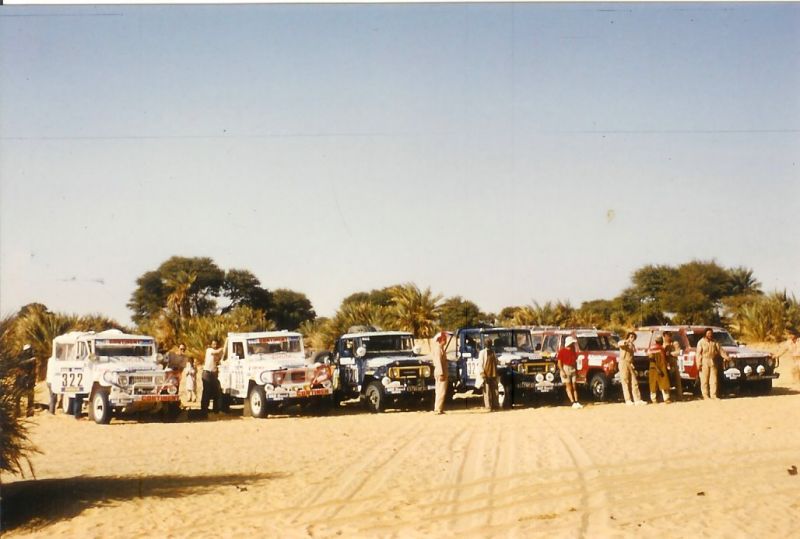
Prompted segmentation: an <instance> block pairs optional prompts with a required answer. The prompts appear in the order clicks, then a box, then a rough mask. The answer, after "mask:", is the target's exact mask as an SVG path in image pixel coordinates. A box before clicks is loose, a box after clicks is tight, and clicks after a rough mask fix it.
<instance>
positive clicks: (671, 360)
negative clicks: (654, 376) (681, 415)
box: [664, 331, 683, 400]
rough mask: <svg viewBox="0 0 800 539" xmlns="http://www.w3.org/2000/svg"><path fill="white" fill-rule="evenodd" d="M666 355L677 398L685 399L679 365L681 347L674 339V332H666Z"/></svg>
mask: <svg viewBox="0 0 800 539" xmlns="http://www.w3.org/2000/svg"><path fill="white" fill-rule="evenodd" d="M664 355H665V356H666V357H667V369H668V370H669V379H670V382H671V383H672V385H674V386H675V400H681V399H683V380H681V370H680V367H679V366H678V358H679V357H680V355H681V347H680V345H679V344H678V343H677V342H675V341H673V340H672V333H670V332H669V331H665V332H664Z"/></svg>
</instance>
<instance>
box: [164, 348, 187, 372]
mask: <svg viewBox="0 0 800 539" xmlns="http://www.w3.org/2000/svg"><path fill="white" fill-rule="evenodd" d="M164 359H165V365H164V368H165V369H170V370H173V371H175V372H177V373H178V375H180V373H181V372H183V369H184V367H186V361H187V358H186V345H185V344H183V343H181V344H179V345H178V352H177V353H176V352H170V353H169V354H167V356H166V357H165V358H164Z"/></svg>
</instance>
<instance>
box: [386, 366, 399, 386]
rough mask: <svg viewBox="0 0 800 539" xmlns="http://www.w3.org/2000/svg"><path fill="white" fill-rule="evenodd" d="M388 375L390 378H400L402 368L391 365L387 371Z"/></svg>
mask: <svg viewBox="0 0 800 539" xmlns="http://www.w3.org/2000/svg"><path fill="white" fill-rule="evenodd" d="M386 376H388V377H389V378H400V369H398V368H397V367H389V370H387V371H386ZM383 385H386V384H383Z"/></svg>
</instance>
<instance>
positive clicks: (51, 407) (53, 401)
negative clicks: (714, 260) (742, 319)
mask: <svg viewBox="0 0 800 539" xmlns="http://www.w3.org/2000/svg"><path fill="white" fill-rule="evenodd" d="M47 391H48V393H49V394H50V402H49V403H48V405H47V410H48V411H49V412H50V413H51V414H55V413H56V405H57V404H58V394H57V393H53V390H52V389H51V388H50V384H48V385H47Z"/></svg>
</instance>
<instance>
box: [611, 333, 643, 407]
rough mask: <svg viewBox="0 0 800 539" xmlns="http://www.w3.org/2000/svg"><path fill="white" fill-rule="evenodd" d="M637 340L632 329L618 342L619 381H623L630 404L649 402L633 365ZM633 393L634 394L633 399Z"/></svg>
mask: <svg viewBox="0 0 800 539" xmlns="http://www.w3.org/2000/svg"><path fill="white" fill-rule="evenodd" d="M635 340H636V333H634V332H633V331H630V332H628V334H627V335H626V336H625V339H624V340H621V341H619V343H618V344H617V346H618V347H619V362H618V363H619V381H620V382H621V383H622V396H623V397H625V404H627V405H629V406H633V405H634V404H636V405H639V406H641V405H642V404H647V403H646V402H645V401H643V400H642V393H641V392H640V391H639V381H638V379H637V378H636V369H635V368H634V367H633V355H634V354H635V353H636V346H635V345H634V341H635ZM631 394H633V399H632V400H631Z"/></svg>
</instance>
